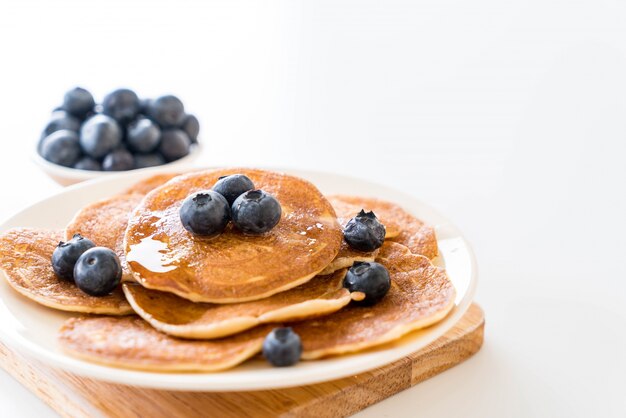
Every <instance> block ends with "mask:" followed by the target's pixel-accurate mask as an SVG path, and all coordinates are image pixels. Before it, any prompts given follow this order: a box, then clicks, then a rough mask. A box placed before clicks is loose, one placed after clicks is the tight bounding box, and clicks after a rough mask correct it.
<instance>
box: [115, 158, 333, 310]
mask: <svg viewBox="0 0 626 418" xmlns="http://www.w3.org/2000/svg"><path fill="white" fill-rule="evenodd" d="M235 173H242V174H245V175H247V176H248V177H249V178H250V179H251V180H252V181H253V182H254V184H255V186H256V188H258V189H263V190H265V191H266V192H268V193H271V194H272V195H274V196H275V197H276V198H277V199H278V201H279V202H280V204H281V206H282V216H281V219H280V221H279V223H278V224H277V225H276V226H275V227H274V228H273V229H272V230H271V231H269V232H267V233H266V234H264V235H262V236H249V235H244V234H243V233H241V232H239V231H238V230H236V229H235V228H233V226H232V224H231V225H229V226H228V227H227V229H226V230H225V231H224V233H222V234H221V235H219V236H218V237H215V238H213V239H205V238H202V237H197V236H194V235H193V234H191V233H190V232H188V231H187V230H185V228H184V227H183V226H182V224H181V222H180V216H179V208H180V206H181V204H182V202H183V200H184V199H185V198H186V197H187V196H189V195H190V194H192V193H194V192H197V191H200V190H206V189H210V188H211V187H212V186H213V185H214V184H215V182H216V181H217V180H218V179H219V177H221V176H225V175H229V174H235ZM341 241H342V233H341V228H340V226H339V224H338V223H337V220H336V217H335V212H334V210H333V208H332V206H331V205H330V203H329V202H328V200H326V198H325V197H324V196H323V195H322V194H321V193H320V192H319V190H317V188H316V187H315V186H314V185H312V184H311V183H309V182H308V181H306V180H302V179H299V178H297V177H293V176H289V175H285V174H281V173H274V172H270V171H263V170H253V169H227V170H215V171H203V172H196V173H190V174H186V175H182V176H178V177H175V178H173V179H172V180H170V181H168V182H167V183H166V184H164V185H163V186H161V187H158V188H156V189H154V190H153V191H152V192H150V193H148V194H147V195H146V197H145V198H144V199H143V201H142V202H141V203H140V204H139V206H138V207H137V208H136V209H135V211H134V213H133V215H132V216H131V219H130V221H129V223H128V228H127V230H126V238H125V250H126V259H127V261H128V264H129V266H130V269H131V270H132V271H133V273H134V275H135V278H136V280H137V281H138V282H140V283H141V284H142V285H143V286H144V287H147V288H150V289H156V290H163V291H167V292H171V293H175V294H177V295H179V296H181V297H183V298H185V299H189V300H193V301H196V302H212V303H234V302H245V301H250V300H258V299H263V298H266V297H269V296H271V295H273V294H276V293H278V292H282V291H285V290H288V289H291V288H293V287H296V286H298V285H301V284H303V283H305V282H307V281H309V280H310V279H311V278H313V277H314V276H315V275H316V274H317V273H319V272H320V271H322V270H323V269H324V268H325V267H326V266H327V265H328V264H330V262H331V261H332V260H333V259H334V258H335V256H336V255H337V252H338V251H339V247H340V245H341Z"/></svg>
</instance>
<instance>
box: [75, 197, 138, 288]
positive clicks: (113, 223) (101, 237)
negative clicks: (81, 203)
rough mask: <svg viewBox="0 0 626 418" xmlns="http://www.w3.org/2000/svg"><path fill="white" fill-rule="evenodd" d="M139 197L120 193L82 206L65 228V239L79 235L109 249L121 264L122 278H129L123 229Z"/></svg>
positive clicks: (131, 277) (129, 279)
mask: <svg viewBox="0 0 626 418" xmlns="http://www.w3.org/2000/svg"><path fill="white" fill-rule="evenodd" d="M142 198H143V196H142V195H140V194H123V195H117V196H113V197H109V198H107V199H103V200H99V201H98V202H95V203H92V204H90V205H87V206H85V207H84V208H82V209H81V210H80V211H79V212H78V213H77V214H76V215H74V219H72V220H71V221H70V223H69V225H67V226H66V227H65V240H66V241H68V240H70V239H71V238H72V236H73V235H74V234H81V235H82V236H84V237H85V238H89V239H90V240H92V241H93V242H94V243H95V244H96V245H98V246H101V247H107V248H110V249H112V250H113V251H115V253H116V254H117V256H118V257H119V258H120V262H121V263H122V280H123V281H133V275H132V274H131V272H130V270H129V269H128V266H127V265H126V253H125V252H124V232H126V226H127V225H128V218H129V217H130V214H131V212H132V210H133V209H135V206H137V205H138V204H139V202H140V201H141V199H142Z"/></svg>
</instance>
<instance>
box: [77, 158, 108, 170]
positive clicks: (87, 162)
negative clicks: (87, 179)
mask: <svg viewBox="0 0 626 418" xmlns="http://www.w3.org/2000/svg"><path fill="white" fill-rule="evenodd" d="M74 168H76V169H78V170H90V171H101V170H102V165H101V164H100V162H99V161H98V160H94V159H93V158H90V157H83V158H81V159H80V160H78V162H77V163H76V164H74Z"/></svg>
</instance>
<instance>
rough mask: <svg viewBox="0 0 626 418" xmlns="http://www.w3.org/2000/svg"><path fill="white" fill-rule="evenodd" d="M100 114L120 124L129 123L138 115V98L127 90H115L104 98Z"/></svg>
mask: <svg viewBox="0 0 626 418" xmlns="http://www.w3.org/2000/svg"><path fill="white" fill-rule="evenodd" d="M102 113H104V114H105V115H109V116H111V117H112V118H113V119H115V120H116V121H118V122H120V123H127V122H130V121H131V120H133V119H134V118H135V116H137V114H138V113H139V97H137V95H136V94H135V92H134V91H132V90H129V89H117V90H115V91H113V92H111V93H109V94H107V95H106V96H105V97H104V100H103V101H102Z"/></svg>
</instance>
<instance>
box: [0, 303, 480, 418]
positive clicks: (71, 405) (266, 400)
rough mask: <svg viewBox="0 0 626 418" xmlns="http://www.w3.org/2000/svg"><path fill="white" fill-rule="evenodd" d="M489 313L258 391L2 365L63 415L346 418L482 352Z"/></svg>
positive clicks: (22, 360)
mask: <svg viewBox="0 0 626 418" xmlns="http://www.w3.org/2000/svg"><path fill="white" fill-rule="evenodd" d="M484 323H485V321H484V314H483V311H482V309H481V308H480V307H479V306H478V305H476V304H473V305H472V306H471V307H470V309H469V310H468V312H467V313H466V314H465V316H464V317H463V318H462V319H461V320H460V321H459V323H458V324H457V325H455V326H454V328H452V329H451V330H450V331H448V332H447V333H446V334H445V335H444V336H443V337H441V338H439V339H438V340H437V341H435V342H434V343H432V344H431V345H429V346H428V347H426V348H424V349H423V350H420V351H418V352H416V353H414V354H411V355H410V356H407V357H405V358H403V359H401V360H398V361H396V362H394V363H392V364H389V365H387V366H384V367H380V368H376V369H374V370H371V371H369V372H366V373H362V374H359V375H356V376H351V377H348V378H343V379H339V380H334V381H330V382H325V383H319V384H315V385H310V386H302V387H295V388H288V389H276V390H265V391H256V392H223V393H210V392H175V391H164V390H154V389H142V388H137V387H130V386H124V385H117V384H112V383H106V382H101V381H97V380H92V379H87V378H82V377H79V376H76V375H73V374H70V373H66V372H63V371H61V370H58V369H54V368H51V367H49V366H46V365H44V364H42V363H41V362H39V361H36V360H32V359H30V358H27V357H24V356H23V355H21V354H19V353H16V352H14V351H11V350H9V349H8V348H7V347H6V346H4V345H2V344H0V366H1V367H2V368H4V369H5V370H6V371H7V372H8V373H10V374H11V375H12V376H13V377H15V378H16V379H17V380H18V381H19V382H21V383H22V384H23V385H24V386H26V387H27V388H28V389H30V390H31V391H32V392H33V393H34V394H36V395H37V396H38V397H40V398H41V399H42V400H43V401H44V402H46V403H47V404H48V405H50V407H52V408H53V409H54V410H55V411H57V412H58V413H59V414H60V415H62V416H65V417H81V418H83V417H85V418H86V417H90V418H91V417H124V418H126V417H151V418H152V417H155V418H158V417H274V416H280V417H309V416H310V417H315V418H323V417H343V416H348V415H351V414H354V413H356V412H358V411H360V410H362V409H364V408H366V407H368V406H369V405H372V404H374V403H376V402H380V401H381V400H383V399H385V398H387V397H389V396H391V395H394V394H395V393H398V392H400V391H402V390H404V389H407V388H409V387H411V386H413V385H416V384H418V383H419V382H422V381H424V380H426V379H428V378H430V377H432V376H434V375H436V374H439V373H441V372H443V371H444V370H447V369H449V368H451V367H453V366H455V365H456V364H459V363H460V362H462V361H463V360H465V359H467V358H469V357H470V356H472V355H473V354H474V353H476V352H477V351H478V350H479V349H480V347H481V345H482V342H483V330H484Z"/></svg>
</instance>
